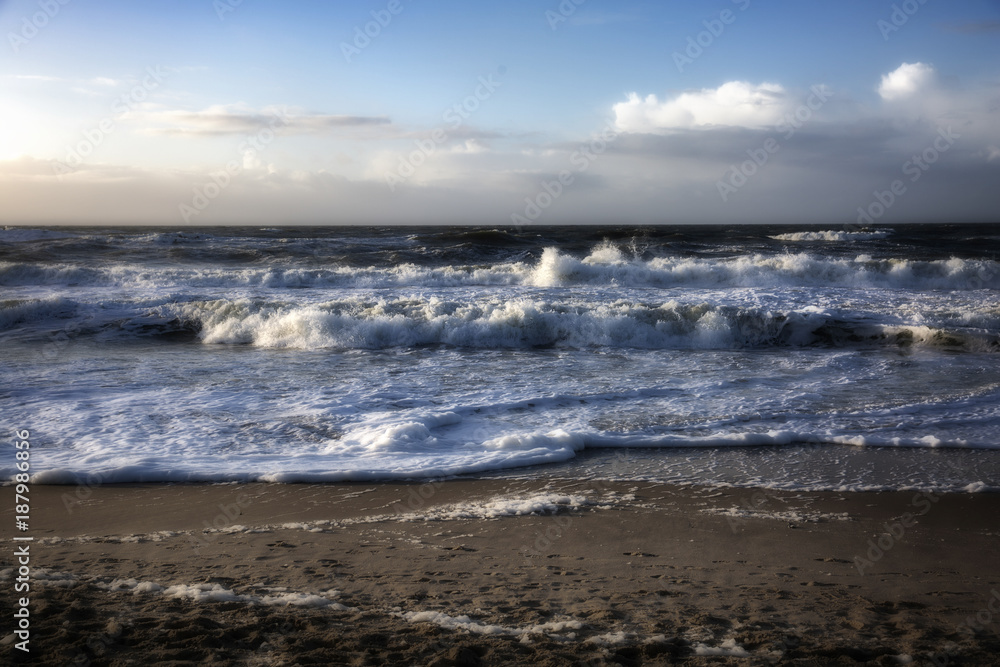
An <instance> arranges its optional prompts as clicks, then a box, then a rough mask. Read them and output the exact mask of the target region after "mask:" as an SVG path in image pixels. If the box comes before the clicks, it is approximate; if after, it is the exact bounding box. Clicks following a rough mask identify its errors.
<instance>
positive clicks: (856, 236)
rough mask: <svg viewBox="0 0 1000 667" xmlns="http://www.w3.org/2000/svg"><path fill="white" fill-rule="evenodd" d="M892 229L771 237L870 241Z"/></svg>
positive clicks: (801, 239) (804, 239) (797, 233)
mask: <svg viewBox="0 0 1000 667" xmlns="http://www.w3.org/2000/svg"><path fill="white" fill-rule="evenodd" d="M891 234H892V230H888V229H885V230H878V231H863V232H850V231H845V230H839V231H838V230H832V231H830V230H824V231H817V232H792V233H789V234H776V235H775V236H772V237H771V238H772V239H774V240H776V241H871V240H873V239H884V238H888V237H889V236H890V235H891Z"/></svg>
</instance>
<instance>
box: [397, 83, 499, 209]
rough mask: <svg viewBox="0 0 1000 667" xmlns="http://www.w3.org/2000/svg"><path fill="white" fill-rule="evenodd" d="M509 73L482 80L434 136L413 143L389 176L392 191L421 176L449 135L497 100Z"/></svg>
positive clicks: (451, 110)
mask: <svg viewBox="0 0 1000 667" xmlns="http://www.w3.org/2000/svg"><path fill="white" fill-rule="evenodd" d="M506 73H507V68H506V67H503V66H501V67H500V68H499V69H498V70H497V71H496V73H492V72H491V73H490V74H487V75H485V76H481V77H479V80H478V82H477V84H478V85H477V86H476V88H475V90H474V91H473V92H472V94H470V95H467V96H465V97H464V98H463V99H462V101H460V102H458V103H456V104H453V105H452V106H450V107H448V108H447V109H446V110H445V112H444V113H443V114H442V115H441V120H443V121H444V122H445V123H446V125H445V126H444V127H436V128H434V129H433V130H431V132H430V135H429V136H428V137H427V138H425V139H416V140H414V142H413V144H414V146H415V150H412V151H410V152H409V153H408V154H407V155H406V156H405V157H401V158H400V159H399V164H398V165H397V166H396V169H395V170H393V171H389V172H387V173H386V174H385V184H386V185H388V186H389V190H390V191H391V192H395V191H396V188H397V187H398V186H399V185H402V184H403V183H405V182H406V181H407V180H408V179H409V178H410V177H412V176H413V175H414V174H416V173H417V169H419V168H420V167H421V166H423V165H424V164H425V163H426V162H427V160H428V159H429V158H430V157H431V156H432V155H434V154H435V153H437V151H438V149H439V148H440V147H441V145H442V144H444V143H446V142H447V141H448V139H449V134H448V133H449V132H454V131H455V130H457V129H458V128H460V127H462V125H463V124H464V123H465V121H466V120H468V119H469V118H470V117H471V116H472V115H473V114H474V113H475V112H476V111H478V110H479V109H480V107H481V106H482V104H483V103H484V102H486V100H488V99H490V98H491V97H493V94H494V93H495V92H496V91H497V89H498V88H500V87H501V86H502V85H503V83H501V82H500V81H497V79H496V77H497V76H503V75H504V74H506Z"/></svg>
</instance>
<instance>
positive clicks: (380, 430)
mask: <svg viewBox="0 0 1000 667" xmlns="http://www.w3.org/2000/svg"><path fill="white" fill-rule="evenodd" d="M998 255H1000V225H979V226H974V225H946V226H897V227H883V228H878V229H869V230H843V229H832V228H827V229H823V228H814V227H805V226H802V227H767V226H738V227H662V228H612V227H607V228H568V227H561V228H559V227H529V228H524V229H520V230H517V229H513V228H511V229H484V228H386V229H377V228H375V229H373V228H276V229H259V228H211V229H208V228H206V229H191V228H186V229H183V230H177V229H173V228H171V229H166V228H163V229H151V228H133V229H85V228H46V229H38V228H32V229H28V228H6V229H4V230H0V345H2V360H0V361H2V365H0V373H2V376H0V377H2V380H3V384H2V388H0V406H2V409H3V414H4V420H5V423H6V424H7V428H8V430H9V431H10V432H11V433H13V431H14V430H15V429H29V430H30V431H31V432H32V446H33V448H32V470H33V472H34V478H33V479H34V481H35V482H39V483H44V482H48V483H73V482H75V481H80V480H89V481H90V482H126V481H131V482H136V481H168V480H169V481H251V480H263V481H274V482H296V481H323V480H331V481H332V480H360V479H400V478H407V479H408V478H422V477H439V476H448V475H459V474H479V475H526V474H527V475H533V476H545V475H566V476H574V475H576V476H596V477H615V478H620V479H636V480H639V479H643V480H647V479H648V480H663V481H672V482H682V483H702V484H737V485H748V486H773V487H783V488H826V489H832V488H840V489H847V490H851V489H871V488H891V489H902V488H926V489H942V490H966V491H972V492H978V491H985V490H995V489H997V488H1000V257H998ZM14 472H15V470H14V468H13V460H12V459H10V460H8V461H0V475H3V476H5V477H9V476H11V475H13V474H14Z"/></svg>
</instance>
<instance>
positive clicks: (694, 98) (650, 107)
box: [614, 81, 794, 132]
mask: <svg viewBox="0 0 1000 667" xmlns="http://www.w3.org/2000/svg"><path fill="white" fill-rule="evenodd" d="M793 106H794V105H793V100H792V99H791V96H790V95H789V94H788V93H787V92H786V91H785V89H784V87H782V86H781V85H779V84H776V83H761V84H752V83H747V82H746V81H730V82H728V83H724V84H722V85H721V86H719V87H718V88H704V89H702V90H698V91H691V92H686V93H681V94H680V95H678V96H677V97H675V98H672V99H667V100H663V101H662V102H661V101H660V100H659V99H657V97H656V95H649V96H648V97H646V98H645V99H641V98H640V97H639V96H638V95H637V94H636V93H631V94H630V95H629V98H628V101H627V102H619V103H618V104H616V105H615V106H614V112H615V123H616V124H617V126H618V128H619V129H621V130H623V131H625V132H658V131H663V130H673V129H689V128H697V127H706V126H729V127H747V128H761V127H767V126H771V125H776V124H777V123H779V122H781V119H782V118H783V117H784V115H785V114H787V113H788V112H789V111H791V110H792V108H793Z"/></svg>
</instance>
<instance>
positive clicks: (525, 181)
mask: <svg viewBox="0 0 1000 667" xmlns="http://www.w3.org/2000/svg"><path fill="white" fill-rule="evenodd" d="M943 80H944V77H942V76H940V75H939V73H938V72H937V71H936V70H935V69H934V68H933V67H932V66H931V65H929V64H926V63H921V62H915V63H903V64H901V65H900V66H899V67H897V68H896V69H894V70H892V71H890V72H886V73H885V74H884V75H883V76H882V77H881V80H880V81H873V82H872V88H871V91H872V92H876V93H877V94H878V100H879V103H878V104H876V105H874V106H866V105H865V104H863V103H861V102H859V101H857V99H855V97H854V96H853V95H852V91H843V90H834V89H831V88H829V87H827V86H825V85H824V84H822V82H817V84H816V85H814V86H812V87H811V88H809V89H803V90H794V89H789V88H786V87H785V86H783V85H782V84H780V83H776V82H771V81H765V82H759V83H753V82H747V81H728V82H724V83H722V84H721V85H719V86H718V87H716V88H703V89H697V90H688V91H682V92H679V93H676V94H673V95H669V96H665V97H662V98H661V97H660V96H658V95H657V94H655V93H647V94H645V95H644V96H640V94H638V93H631V94H628V95H627V96H626V97H625V99H624V100H623V101H621V102H618V103H616V104H614V105H613V107H612V108H611V109H610V110H609V112H610V115H611V117H612V121H611V122H610V123H609V125H608V126H607V127H606V128H595V131H594V133H593V134H592V135H590V136H580V137H579V138H578V140H577V141H570V142H559V143H551V142H550V143H537V142H534V141H533V139H532V137H530V136H524V135H513V134H510V133H502V132H497V131H495V130H491V129H488V128H483V127H477V126H475V125H473V124H472V123H471V122H459V123H456V124H454V125H449V124H446V123H441V124H439V125H437V126H429V127H423V128H421V127H399V126H397V125H395V124H394V123H393V122H392V121H391V119H390V118H388V117H385V116H378V115H372V116H366V115H347V114H325V113H306V112H303V111H299V110H296V111H293V112H291V113H289V112H288V111H287V110H284V111H282V112H281V113H278V108H277V107H274V108H260V109H253V108H250V107H248V106H247V105H243V104H228V105H215V106H211V107H208V108H204V109H201V110H195V111H187V110H182V109H178V108H177V107H174V108H169V107H166V106H165V105H162V104H160V105H136V108H134V109H132V110H130V111H129V112H128V113H126V114H123V115H122V116H120V117H118V118H116V119H115V122H116V123H119V124H120V125H121V127H122V128H125V129H126V130H127V131H130V132H132V133H133V135H134V136H142V135H145V136H147V137H149V139H148V140H149V141H162V140H164V139H169V140H170V141H187V140H190V141H215V140H223V139H226V138H227V137H229V139H228V140H227V141H228V143H227V144H226V148H225V151H224V152H223V153H222V155H223V156H225V157H226V159H224V160H221V161H220V162H219V163H218V164H216V165H211V166H208V167H199V166H185V167H181V166H164V165H158V166H138V165H122V164H115V163H114V162H112V161H110V160H109V161H106V162H105V161H98V160H97V159H94V160H80V162H79V163H78V164H74V165H71V166H70V167H66V166H65V165H63V164H61V162H62V161H59V160H52V159H40V158H31V157H22V158H20V159H16V160H7V161H3V162H0V196H2V197H3V200H4V201H5V207H4V210H3V213H2V214H0V220H2V222H4V223H7V224H19V223H29V224H30V223H35V224H41V223H67V222H69V223H86V224H103V223H108V224H129V223H144V224H175V223H176V224H230V223H232V224H283V223H288V224H306V223H314V224H351V223H356V224H385V223H418V224H431V223H466V224H471V223H476V224H510V223H511V222H512V220H515V221H516V220H518V219H520V220H521V221H523V220H528V221H529V222H534V223H539V224H541V223H574V222H580V223H600V222H615V223H617V222H629V223H658V222H659V223H684V222H802V221H815V222H823V223H831V224H842V223H850V222H854V221H855V218H856V217H857V209H858V207H862V208H864V207H867V206H868V204H869V203H870V201H871V200H872V198H873V196H874V195H875V193H876V192H878V191H881V190H885V189H886V188H887V187H889V185H890V184H891V183H892V181H894V180H897V179H906V184H907V192H906V194H905V195H904V196H902V197H899V198H898V201H897V202H896V203H895V205H894V206H892V207H891V209H890V210H889V211H888V212H887V213H886V214H885V217H884V218H882V219H881V220H882V221H886V222H888V221H896V222H901V221H909V220H914V221H925V220H926V221H933V220H939V221H940V220H959V221H960V220H981V219H984V217H985V215H986V213H987V212H992V211H995V210H997V204H998V198H997V194H996V183H997V182H998V181H997V179H998V177H1000V110H998V105H997V100H998V99H1000V87H998V84H997V83H996V82H988V83H986V84H983V85H982V86H980V87H978V88H976V87H972V86H969V87H966V88H963V87H961V86H960V85H958V84H956V83H954V82H950V83H949V84H948V85H947V86H946V85H945V83H943ZM92 85H112V84H110V83H108V82H96V83H93V84H92ZM275 119H279V120H277V121H276V120H275ZM949 128H950V129H949ZM939 131H947V132H950V135H949V136H953V137H955V140H954V141H953V142H952V143H951V144H948V146H947V148H946V149H944V150H939V149H940V148H941V147H942V145H943V144H942V143H941V142H940V141H938V143H937V146H938V148H934V147H935V141H936V140H937V139H938V137H939V136H940V135H939ZM264 132H268V133H271V134H267V135H265V134H263V133H264ZM157 137H160V139H157ZM240 138H244V139H245V141H243V142H240V145H239V148H238V149H237V150H233V148H232V144H233V142H234V141H236V140H239V139H240ZM264 139H266V141H265V140H264ZM255 140H256V142H255ZM318 140H329V141H332V142H348V143H349V147H347V148H343V147H342V148H341V149H340V150H342V158H341V159H340V163H342V164H343V169H342V170H340V171H337V172H335V171H334V170H331V169H329V168H310V166H309V165H308V164H307V163H306V164H303V163H302V162H301V161H300V160H296V159H293V158H292V157H290V156H292V155H293V154H294V153H295V151H292V150H291V149H290V147H291V146H293V145H299V144H295V142H304V141H310V142H314V141H318ZM327 145H329V146H334V147H336V146H338V145H340V144H336V143H331V144H323V146H324V149H323V150H326V148H325V147H326V146H327ZM775 147H776V148H775ZM331 150H337V149H336V148H333V149H331ZM761 151H764V152H763V153H762V152H761ZM300 152H301V151H300ZM921 155H927V156H933V157H934V160H933V162H932V163H931V164H929V165H928V169H926V170H924V171H922V172H921V173H920V178H919V179H917V180H916V181H913V182H911V181H909V180H908V178H909V177H908V176H906V175H905V173H904V170H905V165H906V164H907V162H908V161H911V160H912V159H913V158H914V157H917V156H921ZM761 156H765V157H766V159H764V161H763V163H762V159H763V158H762V157H761ZM754 160H756V162H755V163H754V164H750V163H748V161H754ZM746 165H749V166H746ZM740 170H742V171H743V172H744V173H743V176H744V178H742V179H740V178H738V177H737V178H735V179H734V178H733V176H734V174H735V173H736V172H737V171H740ZM747 172H752V173H747ZM390 174H396V175H400V174H402V175H403V176H402V177H401V178H399V179H397V182H396V183H394V187H392V188H390V187H389V185H388V184H387V181H388V180H391V179H387V177H388V176H389V175H390ZM560 175H562V180H560ZM729 182H732V183H739V185H738V187H736V188H735V191H731V192H728V193H723V192H722V191H721V190H720V187H719V184H720V183H729Z"/></svg>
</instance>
